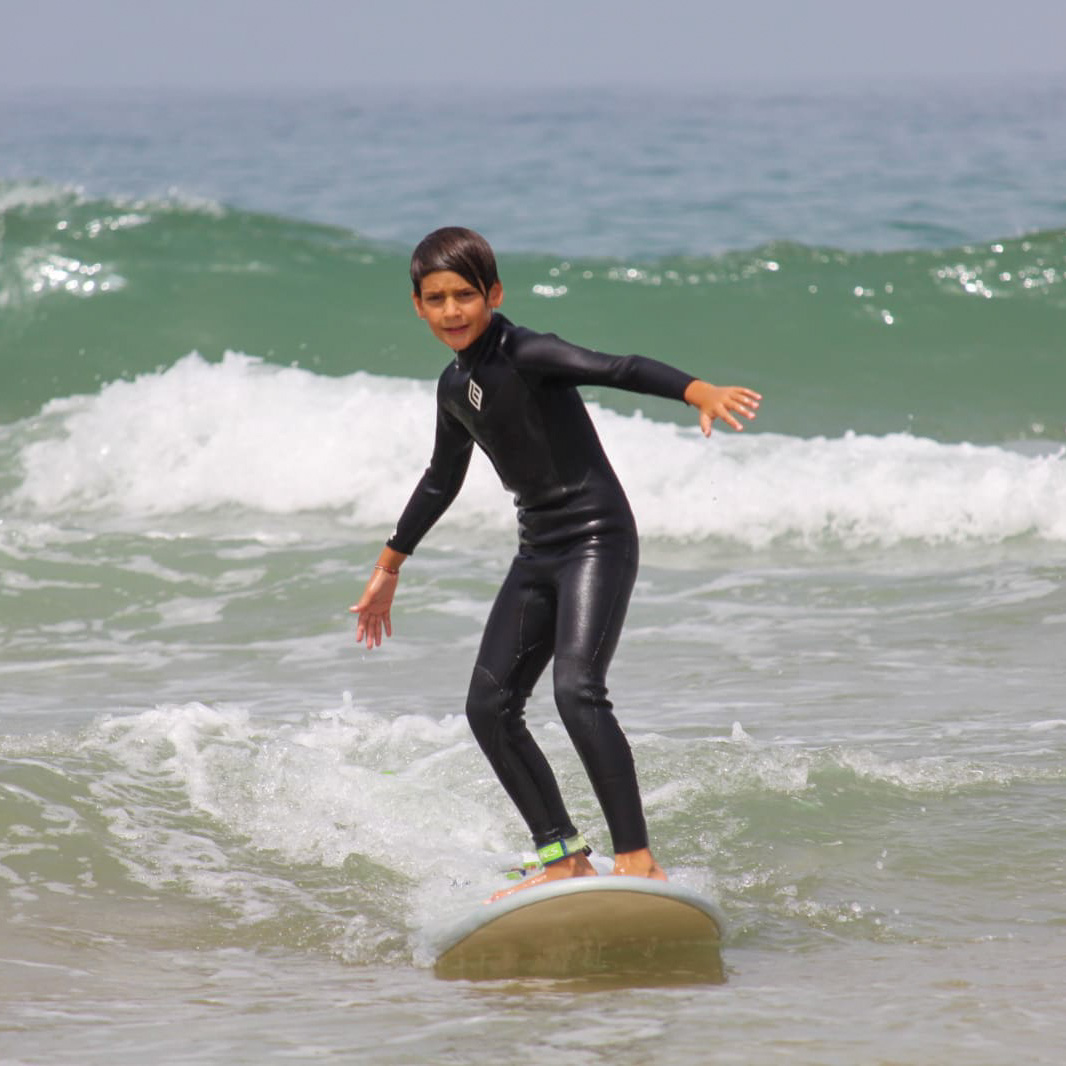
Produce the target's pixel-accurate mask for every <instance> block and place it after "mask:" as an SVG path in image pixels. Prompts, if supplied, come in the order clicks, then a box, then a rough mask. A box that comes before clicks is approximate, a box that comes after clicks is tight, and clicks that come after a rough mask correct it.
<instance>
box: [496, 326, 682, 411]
mask: <svg viewBox="0 0 1066 1066" xmlns="http://www.w3.org/2000/svg"><path fill="white" fill-rule="evenodd" d="M516 332H518V336H517V337H516V346H515V360H516V363H517V364H518V366H519V367H520V368H521V369H523V370H525V371H532V372H534V373H537V374H540V375H542V376H543V377H544V378H545V379H551V378H554V379H556V380H558V381H563V382H565V383H566V384H568V385H607V386H609V387H611V388H614V389H625V390H626V391H627V392H642V393H645V394H647V395H649V396H663V397H665V398H666V399H668V400H682V399H684V396H685V389H686V388H688V386H689V385H690V384H691V383H692V382H693V381H695V380H696V379H695V378H694V377H693V375H692V374H686V373H685V372H684V371H683V370H678V369H677V368H676V367H672V366H669V365H668V364H667V363H660V362H659V361H658V360H657V359H649V358H647V357H646V356H643V355H608V354H607V353H606V352H597V351H593V350H592V349H591V348H581V347H579V346H578V345H576V344H571V343H570V342H569V341H564V340H562V339H561V338H560V337H557V336H556V335H555V334H554V333H533V332H528V331H516Z"/></svg>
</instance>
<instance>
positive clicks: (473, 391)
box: [351, 227, 761, 899]
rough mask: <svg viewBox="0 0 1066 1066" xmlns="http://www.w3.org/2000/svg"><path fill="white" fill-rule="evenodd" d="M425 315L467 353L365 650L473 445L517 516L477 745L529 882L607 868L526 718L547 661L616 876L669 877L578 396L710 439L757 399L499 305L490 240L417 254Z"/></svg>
mask: <svg viewBox="0 0 1066 1066" xmlns="http://www.w3.org/2000/svg"><path fill="white" fill-rule="evenodd" d="M411 283H412V285H413V292H412V299H413V301H414V306H415V311H416V312H417V314H418V316H419V317H420V318H422V319H423V320H424V321H425V322H426V324H427V325H428V326H429V329H430V332H432V333H433V335H434V336H435V337H436V338H437V339H438V340H440V341H443V343H444V344H446V345H447V346H448V347H449V348H451V349H452V351H453V352H454V353H455V360H454V362H452V363H451V364H450V365H449V366H448V367H447V369H445V371H444V372H443V374H441V377H440V380H439V382H438V386H437V431H436V440H435V443H434V447H433V455H432V458H431V459H430V464H429V467H428V468H427V469H426V471H425V473H424V474H423V476H422V479H421V481H420V482H419V483H418V485H417V487H416V488H415V490H414V493H413V495H412V496H411V498H410V501H409V502H408V504H407V506H406V508H405V509H404V511H403V514H402V516H401V517H400V521H399V524H398V525H397V527H396V532H395V533H393V535H392V536H391V537H390V538H389V540H388V541H387V542H386V547H385V548H384V549H383V550H382V552H381V555H380V556H379V558H378V561H377V563H376V564H375V567H374V571H373V574H372V575H371V577H370V580H369V581H368V582H367V585H366V588H365V590H364V591H363V594H362V596H361V597H360V599H359V602H358V603H357V604H356V605H355V606H354V607H352V608H351V610H352V612H353V613H355V614H357V615H358V616H359V620H358V623H357V626H356V633H355V638H356V642H357V643H358V642H360V641H362V640H364V639H365V641H366V645H367V647H368V648H373V647H374V646H375V645H379V644H381V642H382V639H383V638H382V630H383V629H384V632H385V634H386V635H388V636H392V623H391V618H390V611H391V608H392V600H393V596H394V594H395V592H396V586H397V582H398V580H399V572H400V567H401V565H402V563H403V562H404V560H405V559H406V558H407V557H408V556H409V555H410V554H411V553H412V552H413V551H414V550H415V547H416V546H417V545H418V543H419V541H420V540H421V539H422V537H423V536H424V535H425V534H426V533H427V532H428V531H429V529H430V527H431V526H432V525H433V524H434V522H436V520H437V519H438V518H439V517H440V516H441V515H442V514H443V513H444V511H445V510H447V508H448V506H449V505H450V504H451V502H452V500H454V499H455V496H456V494H457V493H458V491H459V489H460V487H461V486H462V483H463V479H464V477H465V475H466V470H467V466H468V464H469V461H470V455H471V451H472V448H473V445H474V444H475V443H476V444H477V445H478V446H479V447H481V448H482V450H483V451H484V452H485V453H486V454H487V455H488V457H489V459H490V460H491V461H492V463H493V465H494V466H495V468H496V471H497V472H498V473H499V475H500V478H501V480H502V481H503V483H504V485H505V487H507V488H508V489H509V490H510V491H512V492H513V493H514V495H515V504H516V506H517V508H518V526H519V551H518V554H517V556H516V557H515V559H514V561H513V563H512V564H511V569H510V571H509V573H508V575H507V577H506V579H505V580H504V583H503V585H502V587H501V588H500V591H499V593H498V594H497V597H496V602H495V604H494V605H493V608H492V611H491V613H490V615H489V620H488V623H487V624H486V627H485V634H484V636H483V638H482V642H481V649H480V651H479V652H478V656H477V661H476V664H475V666H474V672H473V677H472V678H471V681H470V689H469V692H468V695H467V703H466V713H467V718H468V720H469V722H470V726H471V729H472V730H473V733H474V736H475V737H476V739H477V741H478V744H479V745H480V746H481V749H482V751H483V752H484V753H485V755H486V756H487V757H488V759H489V762H490V763H491V764H492V768H493V769H494V770H495V772H496V775H497V777H498V778H499V779H500V783H501V784H502V785H503V787H504V789H505V790H506V791H507V793H508V794H509V795H510V797H511V799H512V800H513V801H514V803H515V805H516V806H517V808H518V810H519V813H520V814H521V815H522V817H523V818H524V819H525V821H526V824H527V825H528V826H529V829H530V832H531V833H532V834H533V843H534V846H535V847H536V849H537V854H538V857H539V858H540V861H541V863H542V865H543V869H542V871H541V872H540V873H538V874H536V875H535V876H532V877H528V878H526V879H525V880H524V881H523V882H521V883H520V884H518V885H516V886H513V887H512V888H510V889H507V890H505V891H504V892H500V893H497V894H496V895H495V896H493V899H497V898H499V897H500V896H503V895H506V894H508V893H509V892H513V891H516V890H519V889H522V888H525V887H527V886H529V885H533V884H541V883H543V882H546V881H554V880H559V879H561V878H566V877H584V876H589V875H593V874H595V873H596V870H595V868H594V867H593V866H592V864H591V863H590V862H589V860H588V854H589V851H590V850H591V849H589V847H588V846H587V844H586V843H585V838H584V837H583V836H582V835H581V834H580V833H578V831H577V829H576V828H575V827H574V825H573V823H572V822H571V820H570V816H569V814H568V813H567V810H566V807H565V805H564V803H563V800H562V797H561V795H560V793H559V788H558V785H557V784H556V781H555V776H554V774H553V773H552V770H551V767H550V766H549V765H548V762H547V760H546V759H545V757H544V755H543V753H542V752H541V750H540V748H539V747H538V746H537V744H536V741H534V739H533V737H532V736H531V734H530V733H529V730H528V729H527V728H526V724H525V718H524V715H523V709H524V707H525V702H526V699H527V698H528V696H529V694H530V692H531V691H532V688H533V685H534V683H535V682H536V680H537V678H538V677H539V676H540V674H541V672H542V671H543V670H544V668H545V667H546V666H547V664H548V662H549V660H551V659H552V658H553V657H554V660H555V663H554V668H553V673H554V677H553V680H554V687H555V702H556V706H557V707H558V710H559V714H560V717H561V718H562V721H563V724H564V726H565V727H566V730H567V732H568V734H569V735H570V738H571V740H572V741H573V743H574V746H575V747H576V749H577V752H578V755H579V756H580V758H581V761H582V763H583V764H584V766H585V769H586V771H587V772H588V775H589V779H590V781H591V782H592V787H593V790H594V791H595V793H596V797H597V799H598V800H599V802H600V806H601V807H602V808H603V813H604V816H605V818H606V820H607V825H608V828H609V830H610V833H611V841H612V844H613V847H614V853H615V860H614V871H613V872H614V873H615V874H626V875H630V876H637V877H650V878H655V879H657V880H660V881H665V880H666V874H665V873H664V872H663V870H662V868H661V867H660V866H659V864H658V863H657V862H656V861H655V859H654V857H653V856H652V853H651V851H650V850H649V847H648V834H647V828H646V825H645V821H644V812H643V808H642V805H641V800H640V791H639V788H638V785H637V776H636V770H635V768H634V765H633V757H632V754H631V752H630V749H629V744H628V743H627V741H626V739H625V736H624V734H623V733H622V730H621V727H620V726H619V724H618V722H617V720H616V719H615V717H614V713H613V709H612V705H611V703H610V701H609V700H608V699H607V687H606V673H607V667H608V665H609V664H610V661H611V657H612V655H613V654H614V649H615V646H616V645H617V643H618V637H619V634H620V633H621V629H622V623H623V621H624V618H625V612H626V607H627V605H628V603H629V596H630V593H631V591H632V588H633V582H634V580H635V578H636V572H637V532H636V525H635V523H634V521H633V515H632V513H631V511H630V508H629V503H628V501H627V500H626V497H625V494H624V492H623V491H622V487H621V485H620V484H619V482H618V479H617V477H616V476H615V473H614V471H613V470H612V469H611V466H610V463H609V462H608V461H607V457H606V455H605V454H604V451H603V448H602V446H601V445H600V442H599V439H598V438H597V436H596V432H595V430H594V428H593V426H592V422H591V419H590V418H589V415H588V412H587V411H586V409H585V405H584V402H583V401H582V399H581V397H580V395H579V393H578V391H577V386H578V385H585V384H595V385H611V386H614V387H616V388H621V389H627V390H630V391H633V392H642V393H648V394H651V395H655V396H665V397H671V398H674V399H678V400H684V401H685V402H686V403H688V404H691V405H692V406H694V407H696V408H697V409H698V410H699V419H700V426H701V428H702V430H703V432H704V434H705V435H707V434H710V432H711V425H712V423H713V421H714V419H716V418H721V419H722V420H723V421H725V422H726V423H728V424H729V425H730V426H732V427H733V428H734V429H737V430H739V429H741V428H742V426H741V424H740V423H739V422H738V421H737V419H736V418H735V417H734V413H736V414H740V415H743V416H744V417H745V418H748V419H752V418H754V417H755V414H756V411H757V410H758V407H759V401H760V400H761V396H760V395H759V394H758V393H756V392H753V391H752V390H751V389H746V388H741V387H738V386H730V387H718V386H714V385H711V384H709V383H707V382H705V381H699V380H697V379H695V378H693V377H692V376H691V375H688V374H684V373H682V372H681V371H680V370H676V369H674V368H673V367H670V366H667V365H666V364H664V363H660V362H657V361H655V360H652V359H646V358H644V357H642V356H626V357H619V356H613V355H605V354H603V353H601V352H595V351H590V350H588V349H585V348H579V347H576V346H575V345H572V344H568V343H567V342H565V341H562V340H560V339H559V338H558V337H556V336H554V335H553V334H539V333H534V332H533V331H532V330H527V329H523V328H521V327H518V326H514V325H512V324H511V323H510V322H509V321H508V320H507V319H506V318H504V317H503V316H502V315H499V314H495V313H494V312H495V311H496V309H497V308H498V307H499V306H500V304H501V303H502V302H503V288H502V286H501V284H500V279H499V276H498V274H497V270H496V260H495V257H494V255H493V252H492V249H491V248H490V247H489V245H488V243H487V242H486V241H485V239H484V238H483V237H481V236H480V235H479V234H477V233H474V232H473V231H472V230H467V229H462V228H460V227H446V228H444V229H439V230H435V231H434V232H433V233H431V234H429V235H428V236H427V237H426V238H424V239H423V241H422V242H421V243H420V244H419V245H418V247H417V248H416V249H415V251H414V254H413V255H412V257H411Z"/></svg>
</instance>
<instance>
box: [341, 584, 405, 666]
mask: <svg viewBox="0 0 1066 1066" xmlns="http://www.w3.org/2000/svg"><path fill="white" fill-rule="evenodd" d="M399 580H400V579H399V575H397V574H390V573H387V572H386V571H384V570H375V571H374V573H373V574H372V575H371V578H370V580H369V581H368V582H367V583H366V588H365V589H363V595H362V596H360V597H359V602H358V603H357V604H355V605H354V606H352V607H349V608H348V610H349V611H350V612H351V613H352V614H354V615H358V616H359V621H358V623H357V624H356V627H355V642H356V644H361V643H362V642H363V640H366V646H367V647H368V648H373V647H375V646H377V645H380V644H381V643H382V641H383V640H384V637H383V636H382V630H384V631H385V636H386V637H391V636H392V618H391V617H390V611H391V610H392V598H393V596H394V595H395V594H396V585H397V583H398V581H399Z"/></svg>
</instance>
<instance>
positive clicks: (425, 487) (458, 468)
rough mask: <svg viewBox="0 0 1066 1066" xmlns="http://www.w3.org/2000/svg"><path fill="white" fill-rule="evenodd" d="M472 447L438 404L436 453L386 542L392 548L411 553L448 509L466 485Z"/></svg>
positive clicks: (434, 447) (469, 440)
mask: <svg viewBox="0 0 1066 1066" xmlns="http://www.w3.org/2000/svg"><path fill="white" fill-rule="evenodd" d="M473 447H474V442H473V440H471V438H470V434H469V433H467V431H466V430H465V429H464V428H463V426H462V425H460V423H459V422H457V421H456V420H455V419H454V418H452V417H451V416H450V415H448V414H447V413H445V412H444V411H442V410H441V409H440V408H439V407H438V409H437V436H436V440H435V442H434V444H433V456H432V458H431V459H430V461H429V466H428V467H426V471H425V473H424V474H423V475H422V480H421V481H419V483H418V484H417V485H416V486H415V491H414V492H413V493H412V494H411V498H410V499H409V500H408V501H407V506H406V507H405V508H404V511H403V514H402V515H401V516H400V521H399V522H398V523H397V525H396V532H395V533H393V535H392V536H391V537H389V539H388V541H386V543H387V544H388V546H389V547H390V548H392V549H393V550H394V551H398V552H403V554H404V555H410V554H411V553H412V552H413V551H414V550H415V548H416V547H417V546H418V542H419V541H420V540H421V539H422V538H423V537H424V536H425V535H426V534H427V533H428V532H429V530H430V529H431V528H432V526H433V524H434V523H435V522H436V521H437V519H438V518H440V516H441V515H442V514H444V512H445V511H446V510H448V508H449V507H450V506H451V502H452V500H454V499H455V497H456V495H457V494H458V492H459V490H460V489H461V488H462V486H463V480H464V479H465V478H466V471H467V469H468V467H469V466H470V453H471V451H472V450H473Z"/></svg>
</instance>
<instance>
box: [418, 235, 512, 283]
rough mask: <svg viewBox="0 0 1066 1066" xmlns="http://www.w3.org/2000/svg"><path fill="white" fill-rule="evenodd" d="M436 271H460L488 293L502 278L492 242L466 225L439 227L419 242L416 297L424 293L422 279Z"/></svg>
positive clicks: (463, 276)
mask: <svg viewBox="0 0 1066 1066" xmlns="http://www.w3.org/2000/svg"><path fill="white" fill-rule="evenodd" d="M436 270H450V271H451V272H452V273H453V274H458V275H459V277H461V278H462V279H463V280H464V281H468V282H470V284H471V285H473V286H474V288H476V289H477V290H478V291H479V292H481V293H483V294H484V295H485V296H488V294H489V289H491V288H492V286H493V285H495V284H496V282H498V281H499V280H500V276H499V274H497V272H496V256H495V255H493V253H492V248H491V246H490V245H489V242H488V241H487V240H485V238H484V237H482V236H481V234H480V233H475V232H474V231H473V230H472V229H464V228H463V227H462V226H444V227H442V228H441V229H435V230H434V231H433V232H432V233H430V234H429V235H428V236H426V237H423V238H422V240H421V241H419V243H418V247H417V248H416V249H415V250H414V252H413V254H412V255H411V284H412V285H413V286H414V290H415V295H416V296H421V295H422V279H423V278H424V277H425V276H426V275H427V274H432V273H433V272H434V271H436Z"/></svg>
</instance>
